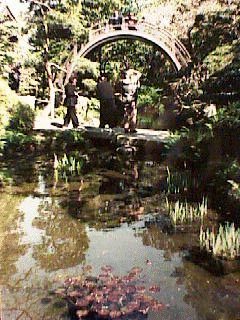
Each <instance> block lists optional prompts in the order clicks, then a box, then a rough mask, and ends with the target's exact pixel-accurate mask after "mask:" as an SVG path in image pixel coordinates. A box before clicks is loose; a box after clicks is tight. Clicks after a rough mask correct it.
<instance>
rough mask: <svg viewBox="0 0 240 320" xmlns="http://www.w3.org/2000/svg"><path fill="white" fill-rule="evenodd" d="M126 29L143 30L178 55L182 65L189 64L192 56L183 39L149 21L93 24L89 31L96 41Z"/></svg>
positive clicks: (92, 39) (90, 36) (90, 37)
mask: <svg viewBox="0 0 240 320" xmlns="http://www.w3.org/2000/svg"><path fill="white" fill-rule="evenodd" d="M125 30H129V31H136V32H139V33H140V32H142V33H145V34H148V35H150V36H152V37H154V38H155V39H157V40H159V41H161V42H162V43H163V44H164V45H165V46H166V47H167V48H168V50H170V52H171V53H172V54H173V55H174V56H176V58H177V59H178V61H179V62H180V64H181V65H182V66H187V64H188V63H189V62H190V61H191V56H190V55H189V53H188V51H187V49H186V48H185V46H184V45H183V44H182V42H181V41H179V40H178V39H177V38H176V37H175V36H174V35H173V34H172V33H170V32H169V31H168V30H166V29H164V28H160V27H157V26H155V25H153V24H151V23H148V22H137V23H135V24H131V25H129V24H128V23H125V22H123V23H122V24H121V25H111V24H105V25H100V24H98V25H95V26H93V28H92V29H91V30H90V31H89V41H94V40H95V39H96V38H98V37H99V36H102V35H104V34H108V33H112V32H117V31H125Z"/></svg>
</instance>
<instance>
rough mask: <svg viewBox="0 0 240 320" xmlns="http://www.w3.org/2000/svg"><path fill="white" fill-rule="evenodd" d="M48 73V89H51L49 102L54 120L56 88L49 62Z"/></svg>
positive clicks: (47, 64)
mask: <svg viewBox="0 0 240 320" xmlns="http://www.w3.org/2000/svg"><path fill="white" fill-rule="evenodd" d="M46 71H47V77H48V87H49V102H48V108H49V113H50V116H51V118H52V119H53V118H54V107H55V94H56V90H55V86H54V83H53V77H52V71H51V65H50V63H49V62H47V63H46Z"/></svg>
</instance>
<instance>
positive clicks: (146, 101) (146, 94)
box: [138, 86, 162, 107]
mask: <svg viewBox="0 0 240 320" xmlns="http://www.w3.org/2000/svg"><path fill="white" fill-rule="evenodd" d="M161 91H162V90H161V89H158V88H155V87H148V86H141V89H140V90H139V94H138V106H139V107H141V106H152V105H153V106H156V105H158V104H159V103H160V99H161Z"/></svg>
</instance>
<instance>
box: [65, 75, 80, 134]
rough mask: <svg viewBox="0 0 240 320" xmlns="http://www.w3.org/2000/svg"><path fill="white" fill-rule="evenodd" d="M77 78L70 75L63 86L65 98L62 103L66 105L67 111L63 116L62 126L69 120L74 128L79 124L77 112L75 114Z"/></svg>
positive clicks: (66, 125)
mask: <svg viewBox="0 0 240 320" xmlns="http://www.w3.org/2000/svg"><path fill="white" fill-rule="evenodd" d="M76 84H77V79H76V78H75V77H72V78H70V79H69V82H68V84H67V85H66V86H65V95H66V97H65V100H64V105H65V106H66V107H67V113H66V115H65V117H64V124H63V126H64V127H68V125H69V123H70V121H71V120H72V124H73V127H74V128H77V127H78V126H79V122H78V118H77V114H76V104H77V101H78V95H77V92H76Z"/></svg>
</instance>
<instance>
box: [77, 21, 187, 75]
mask: <svg viewBox="0 0 240 320" xmlns="http://www.w3.org/2000/svg"><path fill="white" fill-rule="evenodd" d="M122 39H133V40H140V41H143V42H147V43H150V44H153V45H155V46H157V47H158V48H159V49H160V50H162V51H164V52H165V53H166V55H167V56H168V57H169V59H170V60H171V61H172V63H173V65H174V66H175V68H176V70H177V71H179V70H180V69H182V68H184V67H186V66H187V65H188V63H189V62H190V61H191V57H190V54H189V53H188V51H187V49H186V48H185V46H184V45H183V44H182V43H181V42H180V41H179V40H178V39H177V38H176V37H174V36H173V35H172V34H171V33H170V32H169V31H167V30H166V29H163V28H156V27H154V26H153V25H151V24H149V23H145V22H144V23H141V24H138V25H136V27H135V29H129V28H128V27H126V26H121V29H120V30H119V29H116V30H115V29H113V28H110V29H109V26H108V28H106V27H101V28H99V29H96V30H90V33H89V41H88V43H86V44H85V45H83V46H82V47H81V49H80V51H79V52H78V57H85V56H87V55H88V54H89V53H90V52H92V51H94V50H95V49H96V48H97V47H100V46H102V45H104V44H107V43H111V42H115V41H117V40H122Z"/></svg>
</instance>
